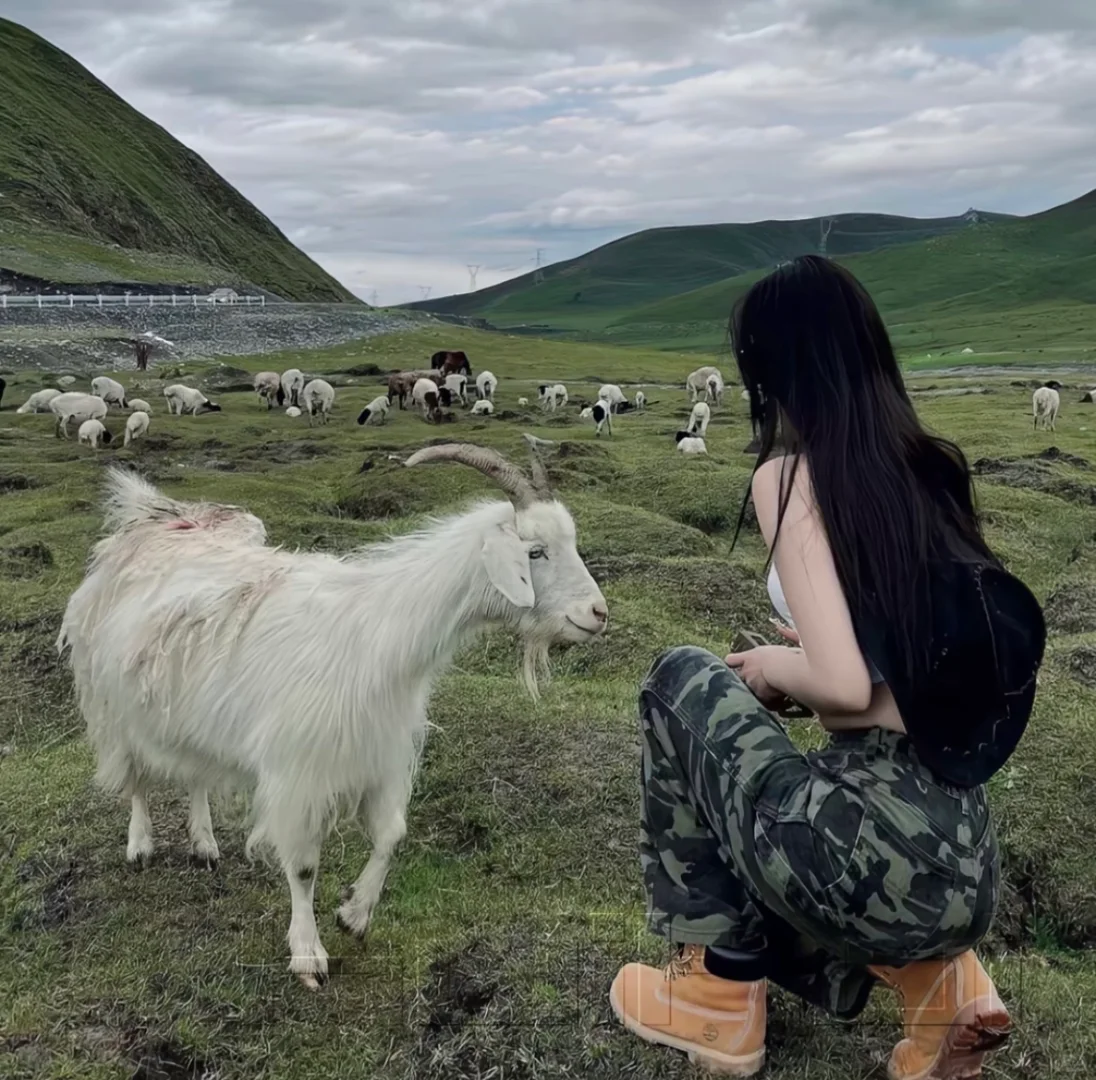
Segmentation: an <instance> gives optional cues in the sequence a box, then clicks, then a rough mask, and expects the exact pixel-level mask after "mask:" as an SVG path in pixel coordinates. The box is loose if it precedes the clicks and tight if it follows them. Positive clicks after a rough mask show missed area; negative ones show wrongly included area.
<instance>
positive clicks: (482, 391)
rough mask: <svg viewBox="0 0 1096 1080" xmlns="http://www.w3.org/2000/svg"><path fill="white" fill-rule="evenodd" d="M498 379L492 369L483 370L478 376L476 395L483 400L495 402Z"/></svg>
mask: <svg viewBox="0 0 1096 1080" xmlns="http://www.w3.org/2000/svg"><path fill="white" fill-rule="evenodd" d="M498 384H499V381H498V379H496V378H495V376H494V375H492V374H491V372H490V371H481V372H480V373H479V374H478V375H477V376H476V396H477V397H478V398H479V399H480V400H481V401H482V400H486V401H490V402H494V400H495V390H496V389H497V387H498Z"/></svg>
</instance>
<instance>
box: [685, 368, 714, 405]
mask: <svg viewBox="0 0 1096 1080" xmlns="http://www.w3.org/2000/svg"><path fill="white" fill-rule="evenodd" d="M709 375H719V368H717V367H702V368H697V369H696V371H692V372H690V373H689V377H688V378H687V379H686V380H685V389H686V390H688V391H689V400H690V401H691V402H693V403H694V404H695V403H696V401H697V399H698V398H700V396H701V395H702V394H705V393H706V392H707V389H708V376H709Z"/></svg>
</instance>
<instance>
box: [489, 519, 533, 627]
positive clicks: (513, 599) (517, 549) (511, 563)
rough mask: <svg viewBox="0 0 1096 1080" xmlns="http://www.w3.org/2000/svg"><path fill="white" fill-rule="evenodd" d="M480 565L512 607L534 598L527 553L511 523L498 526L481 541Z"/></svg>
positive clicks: (523, 605) (527, 604)
mask: <svg viewBox="0 0 1096 1080" xmlns="http://www.w3.org/2000/svg"><path fill="white" fill-rule="evenodd" d="M480 554H481V556H482V558H483V565H484V568H485V569H486V570H487V577H488V578H489V579H490V581H491V584H492V585H494V587H495V588H496V589H498V591H499V592H500V593H502V595H503V596H505V597H506V599H507V600H509V601H510V603H511V604H513V605H514V607H519V608H531V607H532V606H533V604H534V602H535V601H536V596H535V595H534V593H533V581H532V574H531V573H530V571H529V553H528V551H527V550H526V548H525V544H524V543H523V542H522V539H521V537H520V536H518V533H517V529H515V528H514V527H513V525H500V526H499V527H498V528H497V529H496V530H495V531H494V532H492V533H491V534H490V535H489V536H488V537H487V539H485V540H484V542H483V550H482V551H481V553H480Z"/></svg>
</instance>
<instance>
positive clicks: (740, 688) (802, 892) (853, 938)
mask: <svg viewBox="0 0 1096 1080" xmlns="http://www.w3.org/2000/svg"><path fill="white" fill-rule="evenodd" d="M640 714H641V723H642V729H643V823H642V839H641V855H642V860H643V871H644V879H645V884H646V888H647V893H648V904H649V915H648V922H649V926H650V928H651V930H653V931H654V932H655V933H657V934H660V935H662V936H663V937H666V938H668V939H669V940H670V941H672V942H674V943H677V944H704V945H714V946H717V947H719V946H722V947H724V948H729V949H736V950H743V951H749V952H758V953H761V954H763V957H764V963H765V966H766V969H767V971H768V973H769V976H770V978H772V980H773V981H774V982H776V983H778V984H779V985H781V986H784V987H785V988H786V989H788V990H790V991H791V992H793V993H795V994H798V995H799V996H800V997H802V998H804V999H805V1000H807V1001H809V1002H811V1003H812V1004H815V1005H818V1006H820V1007H821V1008H823V1009H825V1010H826V1011H827V1012H829V1013H831V1014H833V1015H835V1016H838V1017H841V1018H843V1019H850V1018H852V1017H854V1016H856V1015H857V1014H858V1013H859V1012H860V1010H861V1009H862V1008H863V1007H864V1004H865V1003H866V1001H867V998H868V994H869V992H870V990H871V987H872V984H873V982H874V978H873V976H872V975H871V974H870V973H869V972H868V971H867V965H868V964H889V965H895V966H898V965H901V964H903V963H906V962H908V961H911V960H918V959H926V958H929V957H934V956H946V955H954V954H957V953H960V952H963V951H965V950H966V949H968V948H970V947H971V946H973V945H974V944H975V943H977V942H978V941H979V940H981V938H982V937H983V936H984V935H985V933H986V931H987V930H988V929H989V926H990V923H991V922H992V919H993V914H994V911H995V909H996V905H997V893H998V879H999V874H1000V867H999V858H998V851H997V840H996V836H995V833H994V829H993V826H992V823H991V821H990V816H989V810H988V806H987V803H986V795H985V790H984V789H983V788H974V789H970V790H964V789H960V788H956V787H953V786H951V785H950V784H947V783H945V782H943V781H941V780H939V779H938V778H936V776H935V775H934V774H932V773H930V772H929V770H928V769H927V768H926V767H925V766H924V765H923V764H921V763H920V762H919V761H918V759H917V756H916V752H915V750H914V748H913V746H912V744H911V743H910V741H909V739H908V738H906V737H905V736H903V735H899V734H897V733H894V732H889V731H885V730H883V729H881V728H872V729H870V730H867V731H861V732H850V733H844V734H839V735H835V736H833V737H832V740H831V743H830V745H829V746H828V747H827V748H826V749H824V750H821V751H812V752H810V753H807V754H803V753H801V752H800V751H799V750H797V749H796V747H795V745H794V744H793V743H792V741H791V740H790V739H789V738H788V736H787V734H786V733H785V731H784V729H783V727H782V726H781V724H780V723H779V721H778V720H777V719H776V718H775V717H774V716H773V715H772V714H771V713H770V712H768V710H766V709H765V708H764V707H763V706H762V705H761V704H760V703H759V702H758V700H757V699H756V698H755V697H754V696H753V694H752V693H751V692H750V690H749V689H748V688H747V687H746V685H745V684H744V683H743V682H742V680H741V679H740V678H739V677H738V675H737V674H736V673H735V672H733V671H732V670H730V669H729V668H728V667H727V665H726V664H725V663H724V662H723V661H722V660H720V659H719V658H718V657H716V656H714V655H712V654H711V653H709V652H706V651H704V650H703V649H698V648H692V647H682V648H677V649H672V650H670V651H669V652H667V653H665V654H663V655H662V656H660V657H659V658H658V659H657V660H656V661H655V663H654V665H653V666H652V667H651V670H650V671H649V672H648V675H647V678H646V679H645V680H644V683H643V687H642V691H641V694H640Z"/></svg>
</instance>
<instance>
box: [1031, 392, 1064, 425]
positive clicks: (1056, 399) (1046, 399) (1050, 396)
mask: <svg viewBox="0 0 1096 1080" xmlns="http://www.w3.org/2000/svg"><path fill="white" fill-rule="evenodd" d="M1061 404H1062V399H1061V396H1060V395H1059V393H1058V391H1057V390H1055V389H1054V388H1053V387H1052V386H1040V387H1039V389H1038V390H1036V391H1035V393H1034V394H1032V395H1031V411H1032V413H1033V416H1034V419H1033V420H1032V423H1031V426H1032V430H1034V429H1035V428H1037V427H1038V426H1039V424H1040V423H1042V425H1043V430H1044V431H1045V430H1047V429H1048V428H1049V429H1050V430H1051V431H1053V430H1054V424H1055V422H1056V421H1057V419H1058V409H1059V407H1060V406H1061Z"/></svg>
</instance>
